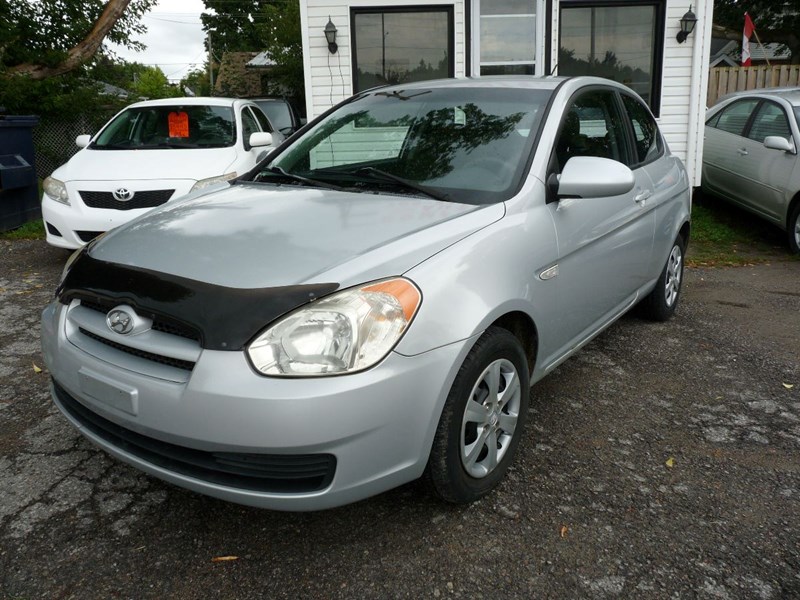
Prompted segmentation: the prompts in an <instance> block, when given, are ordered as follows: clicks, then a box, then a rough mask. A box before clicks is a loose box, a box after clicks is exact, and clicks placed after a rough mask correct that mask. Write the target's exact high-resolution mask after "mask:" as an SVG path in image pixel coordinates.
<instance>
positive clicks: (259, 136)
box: [248, 131, 273, 148]
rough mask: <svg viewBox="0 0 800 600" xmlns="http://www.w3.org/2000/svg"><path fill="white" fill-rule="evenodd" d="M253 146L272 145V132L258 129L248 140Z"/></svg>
mask: <svg viewBox="0 0 800 600" xmlns="http://www.w3.org/2000/svg"><path fill="white" fill-rule="evenodd" d="M248 141H249V143H250V147H251V148H259V147H261V146H272V144H273V141H272V134H271V133H267V132H266V131H256V132H255V133H251V134H250V139H249V140H248Z"/></svg>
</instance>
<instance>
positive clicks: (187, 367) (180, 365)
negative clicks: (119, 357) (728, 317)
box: [78, 327, 194, 371]
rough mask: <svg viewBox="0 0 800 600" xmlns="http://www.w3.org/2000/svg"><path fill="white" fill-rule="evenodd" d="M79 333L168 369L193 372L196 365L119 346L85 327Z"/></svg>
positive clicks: (187, 361) (123, 345)
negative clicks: (165, 366)
mask: <svg viewBox="0 0 800 600" xmlns="http://www.w3.org/2000/svg"><path fill="white" fill-rule="evenodd" d="M78 331H80V332H81V333H82V334H83V335H85V336H86V337H90V338H92V339H93V340H95V341H98V342H100V343H101V344H105V345H106V346H109V347H111V348H114V349H115V350H119V351H120V352H125V353H126V354H130V355H131V356H138V357H139V358H144V359H145V360H149V361H152V362H155V363H159V364H161V365H167V366H168V367H175V368H176V369H183V370H184V371H191V370H192V369H194V363H193V362H192V361H190V360H181V359H179V358H172V357H171V356H163V355H161V354H154V353H153V352H146V351H145V350H139V349H138V348H132V347H131V346H126V345H125V344H118V343H117V342H112V341H111V340H107V339H106V338H104V337H100V336H99V335H95V334H94V333H92V332H91V331H89V330H87V329H84V328H83V327H80V328H78Z"/></svg>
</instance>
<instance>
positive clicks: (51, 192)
mask: <svg viewBox="0 0 800 600" xmlns="http://www.w3.org/2000/svg"><path fill="white" fill-rule="evenodd" d="M42 190H44V193H45V194H47V197H48V198H51V199H52V200H55V201H56V202H61V203H62V204H67V205H69V194H67V186H66V185H64V182H63V181H59V180H58V179H56V178H54V177H47V178H45V180H44V181H43V182H42Z"/></svg>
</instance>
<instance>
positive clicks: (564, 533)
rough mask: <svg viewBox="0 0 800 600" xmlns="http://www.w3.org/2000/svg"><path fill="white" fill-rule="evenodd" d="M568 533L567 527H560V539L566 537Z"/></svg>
mask: <svg viewBox="0 0 800 600" xmlns="http://www.w3.org/2000/svg"><path fill="white" fill-rule="evenodd" d="M568 532H569V527H567V526H566V525H562V526H561V531H560V534H561V537H562V538H565V537H567V533H568Z"/></svg>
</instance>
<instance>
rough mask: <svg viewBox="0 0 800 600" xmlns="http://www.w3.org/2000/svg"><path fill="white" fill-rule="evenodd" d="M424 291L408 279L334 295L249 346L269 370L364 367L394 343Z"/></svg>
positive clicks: (316, 372) (299, 373)
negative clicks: (420, 290) (421, 291)
mask: <svg viewBox="0 0 800 600" xmlns="http://www.w3.org/2000/svg"><path fill="white" fill-rule="evenodd" d="M421 299H422V295H421V294H420V292H419V290H418V289H417V287H416V286H415V285H414V284H413V283H411V282H410V281H409V280H407V279H402V278H397V279H389V280H384V281H379V282H375V283H369V284H366V285H363V286H360V287H358V288H351V289H348V290H344V291H341V292H337V293H335V294H331V295H330V296H327V297H325V298H323V299H321V300H318V301H316V302H314V303H312V304H310V305H308V306H305V307H303V308H300V309H298V310H296V311H295V312H293V313H290V314H289V315H287V316H285V317H283V318H282V319H280V320H279V321H278V322H276V323H275V324H273V325H271V326H270V327H269V328H267V329H266V330H265V331H264V332H263V333H261V334H260V335H259V336H258V337H257V338H256V339H255V340H254V341H253V342H252V343H251V344H250V346H249V347H248V348H247V354H248V356H249V357H250V360H251V361H252V363H253V366H254V367H255V368H256V369H257V370H258V371H259V372H261V373H263V374H264V375H270V376H276V377H317V376H321V375H341V374H344V373H354V372H356V371H362V370H364V369H368V368H369V367H371V366H373V365H375V364H377V363H378V362H379V361H381V360H382V359H383V358H384V357H385V356H386V355H387V354H389V352H390V351H391V350H392V348H394V346H395V345H396V344H397V342H398V341H399V340H400V338H401V337H402V336H403V333H404V332H405V330H406V329H407V328H408V325H409V324H410V323H411V320H412V319H413V318H414V315H415V314H416V312H417V308H418V307H419V304H420V301H421Z"/></svg>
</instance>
